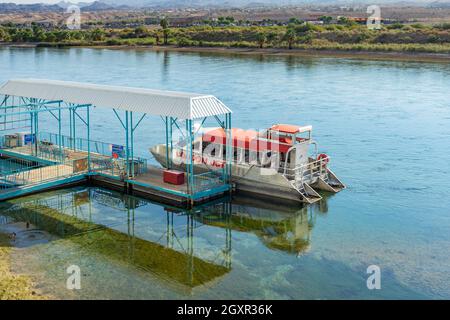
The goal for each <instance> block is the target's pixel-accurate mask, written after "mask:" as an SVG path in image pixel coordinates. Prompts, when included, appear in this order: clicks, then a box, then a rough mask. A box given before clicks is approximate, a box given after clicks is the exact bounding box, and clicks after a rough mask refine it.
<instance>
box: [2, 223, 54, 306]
mask: <svg viewBox="0 0 450 320" xmlns="http://www.w3.org/2000/svg"><path fill="white" fill-rule="evenodd" d="M14 249H15V246H14V245H13V243H12V241H11V239H10V238H9V235H8V233H6V232H5V230H0V300H47V299H49V297H47V296H45V295H43V294H42V293H40V292H39V291H38V290H37V289H36V288H35V286H36V284H35V283H34V282H33V281H32V279H31V277H30V276H28V275H23V274H16V273H14V272H13V271H12V270H11V254H12V251H13V250H14Z"/></svg>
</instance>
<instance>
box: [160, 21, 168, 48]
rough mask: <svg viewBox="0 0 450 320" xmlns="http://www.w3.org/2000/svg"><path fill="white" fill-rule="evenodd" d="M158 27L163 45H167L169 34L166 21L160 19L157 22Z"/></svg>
mask: <svg viewBox="0 0 450 320" xmlns="http://www.w3.org/2000/svg"><path fill="white" fill-rule="evenodd" d="M159 25H160V26H161V28H162V29H163V37H164V44H165V45H167V44H168V43H169V33H170V30H169V21H167V19H166V18H164V19H161V21H160V22H159Z"/></svg>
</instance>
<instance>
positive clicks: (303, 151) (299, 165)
mask: <svg viewBox="0 0 450 320" xmlns="http://www.w3.org/2000/svg"><path fill="white" fill-rule="evenodd" d="M227 134H229V135H230V136H231V140H232V145H233V150H232V152H231V153H229V156H230V157H232V166H231V181H232V183H233V185H234V187H235V190H236V191H243V192H246V193H250V194H253V195H257V196H262V197H268V198H270V199H273V200H275V199H278V200H281V201H294V202H301V203H306V204H311V203H315V202H317V201H320V200H321V199H322V196H321V195H320V194H319V192H320V191H326V192H331V193H338V192H340V191H341V190H343V189H345V187H346V186H345V185H344V184H343V183H342V182H341V181H340V180H339V179H338V177H337V176H336V175H335V174H334V173H333V171H332V170H331V169H330V162H331V158H330V156H328V155H327V154H324V153H319V152H318V145H317V143H316V142H315V141H314V140H313V139H312V126H297V125H288V124H276V125H273V126H272V127H270V128H269V129H266V130H262V131H254V130H243V129H239V128H232V129H231V130H230V132H229V133H227V132H226V131H225V130H224V129H223V128H204V129H203V130H202V131H201V132H200V133H199V137H198V138H197V139H195V140H194V143H193V148H192V149H193V164H194V170H195V172H207V171H211V170H216V171H218V172H219V171H220V169H223V168H224V166H225V163H226V161H225V159H226V154H227V152H226V147H227ZM229 145H231V143H230V144H229ZM166 149H167V146H166V144H159V145H156V146H153V147H152V148H150V152H151V153H152V155H153V156H154V158H155V160H156V161H157V162H159V163H160V164H161V165H162V166H163V167H165V168H167V167H168V166H167V153H166ZM169 153H170V154H171V157H172V162H171V165H170V168H171V169H176V170H185V167H186V166H185V163H186V155H187V154H188V152H187V148H186V143H184V144H183V143H181V144H177V145H176V146H172V151H170V150H169Z"/></svg>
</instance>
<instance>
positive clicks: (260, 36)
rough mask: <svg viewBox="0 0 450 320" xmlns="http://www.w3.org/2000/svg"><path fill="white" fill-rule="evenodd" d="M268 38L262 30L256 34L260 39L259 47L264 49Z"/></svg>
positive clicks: (257, 38) (257, 39) (258, 39)
mask: <svg viewBox="0 0 450 320" xmlns="http://www.w3.org/2000/svg"><path fill="white" fill-rule="evenodd" d="M266 40H267V38H266V35H265V34H264V33H262V32H260V33H258V34H257V35H256V41H258V44H259V48H261V49H262V48H263V47H264V43H265V42H266Z"/></svg>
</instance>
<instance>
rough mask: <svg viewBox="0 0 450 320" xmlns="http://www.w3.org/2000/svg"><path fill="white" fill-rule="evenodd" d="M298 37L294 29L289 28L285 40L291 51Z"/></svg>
mask: <svg viewBox="0 0 450 320" xmlns="http://www.w3.org/2000/svg"><path fill="white" fill-rule="evenodd" d="M296 37H297V35H296V33H295V30H294V29H291V28H289V29H287V30H286V33H285V34H284V37H283V40H284V41H286V42H287V43H288V46H289V50H291V49H292V45H293V44H294V42H295V39H296Z"/></svg>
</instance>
